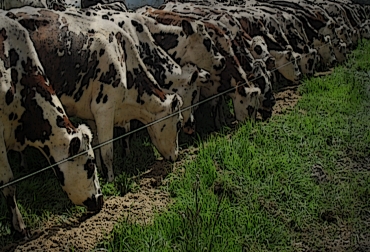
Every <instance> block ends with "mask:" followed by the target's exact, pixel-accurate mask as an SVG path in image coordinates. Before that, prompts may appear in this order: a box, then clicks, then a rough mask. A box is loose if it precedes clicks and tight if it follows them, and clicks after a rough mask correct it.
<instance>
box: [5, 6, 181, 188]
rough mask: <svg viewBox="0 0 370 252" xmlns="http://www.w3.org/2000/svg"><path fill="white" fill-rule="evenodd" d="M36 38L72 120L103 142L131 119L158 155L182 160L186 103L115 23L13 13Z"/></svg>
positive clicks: (106, 154)
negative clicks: (163, 86) (81, 121)
mask: <svg viewBox="0 0 370 252" xmlns="http://www.w3.org/2000/svg"><path fill="white" fill-rule="evenodd" d="M7 15H8V16H9V17H10V18H13V19H15V20H17V21H18V22H19V23H20V24H21V25H22V26H24V27H25V28H26V29H27V30H28V31H29V33H30V37H31V40H32V41H33V43H34V45H35V48H36V51H37V52H38V55H39V58H40V61H41V62H42V64H43V65H44V66H45V71H46V73H47V74H48V77H49V78H50V79H51V81H52V84H53V87H54V89H55V90H56V94H57V95H58V96H59V97H60V99H61V101H62V103H63V105H64V106H65V108H66V111H67V113H68V115H71V116H78V117H80V118H82V119H86V120H88V121H89V124H90V126H91V127H92V128H93V129H94V130H95V127H96V132H97V133H96V134H97V140H98V142H99V143H104V142H107V141H108V140H110V139H112V138H113V128H114V126H119V127H124V126H125V125H126V124H127V123H128V122H129V121H130V120H134V119H136V120H139V121H141V122H143V123H144V124H148V123H151V122H153V121H155V120H158V119H161V118H163V117H165V116H168V115H170V114H173V116H172V117H169V118H167V119H165V120H162V121H160V122H159V123H156V124H153V125H151V126H149V127H148V132H149V135H150V137H151V139H152V142H153V144H154V145H155V146H156V147H157V149H158V151H159V152H160V153H161V154H162V155H163V156H164V157H165V158H166V159H168V160H173V161H175V160H176V159H177V156H178V142H177V139H178V138H177V137H178V130H179V129H180V128H181V127H182V125H183V120H182V115H181V114H180V113H179V109H180V107H181V106H182V100H181V98H180V97H179V96H178V95H176V94H166V93H164V92H163V90H162V89H161V88H160V87H159V85H158V83H157V82H156V81H155V79H154V77H153V76H152V75H151V74H150V73H149V71H148V70H147V69H146V67H145V65H144V63H143V62H142V60H141V59H140V57H139V53H138V51H137V50H136V46H135V43H134V42H133V40H132V39H131V37H130V36H129V35H128V34H127V33H126V32H124V31H123V30H122V29H121V28H119V27H117V26H115V25H114V24H113V23H112V22H110V21H106V20H102V19H100V18H94V17H86V16H82V15H81V14H79V13H77V12H75V11H72V12H69V11H65V12H55V11H52V10H44V9H35V8H30V7H25V8H22V9H17V10H16V11H15V10H14V11H13V12H9V13H8V14H7ZM101 153H102V158H103V162H104V164H105V166H106V168H107V171H108V173H107V175H108V181H112V180H113V179H114V174H113V167H112V163H113V144H111V143H109V144H106V145H104V146H102V147H101Z"/></svg>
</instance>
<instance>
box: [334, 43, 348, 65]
mask: <svg viewBox="0 0 370 252" xmlns="http://www.w3.org/2000/svg"><path fill="white" fill-rule="evenodd" d="M333 45H334V54H335V58H336V59H337V61H338V63H343V62H344V61H345V60H346V59H347V44H346V42H344V41H343V40H341V39H339V40H338V39H336V40H334V41H333Z"/></svg>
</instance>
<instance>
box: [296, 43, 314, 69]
mask: <svg viewBox="0 0 370 252" xmlns="http://www.w3.org/2000/svg"><path fill="white" fill-rule="evenodd" d="M293 54H294V56H295V57H296V58H298V66H299V69H300V70H301V73H302V74H303V75H305V76H312V75H313V74H314V69H315V65H316V58H317V57H316V55H317V50H316V49H311V48H309V47H308V46H305V47H304V48H303V53H301V54H298V53H295V52H293Z"/></svg>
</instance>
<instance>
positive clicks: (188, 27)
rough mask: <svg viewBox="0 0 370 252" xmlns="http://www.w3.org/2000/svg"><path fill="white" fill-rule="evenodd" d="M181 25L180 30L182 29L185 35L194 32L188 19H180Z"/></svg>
mask: <svg viewBox="0 0 370 252" xmlns="http://www.w3.org/2000/svg"><path fill="white" fill-rule="evenodd" d="M181 26H182V30H183V31H184V33H185V34H186V36H190V35H192V34H194V29H193V26H192V25H191V23H190V22H189V21H187V20H182V21H181Z"/></svg>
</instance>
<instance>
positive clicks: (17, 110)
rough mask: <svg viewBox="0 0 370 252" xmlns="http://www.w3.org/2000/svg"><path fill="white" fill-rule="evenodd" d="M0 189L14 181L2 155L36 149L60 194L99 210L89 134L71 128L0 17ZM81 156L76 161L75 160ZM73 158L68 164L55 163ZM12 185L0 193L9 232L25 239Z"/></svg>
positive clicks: (18, 37)
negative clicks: (49, 168)
mask: <svg viewBox="0 0 370 252" xmlns="http://www.w3.org/2000/svg"><path fill="white" fill-rule="evenodd" d="M0 85H1V88H0V94H1V95H0V142H1V144H0V149H1V152H0V153H1V157H0V163H1V164H0V174H1V177H0V185H1V186H3V185H5V184H7V183H8V182H10V181H12V180H13V172H12V170H11V167H10V164H9V161H8V157H7V152H8V151H9V150H15V151H19V152H21V151H23V150H24V149H25V148H26V147H27V146H33V147H35V148H37V149H38V150H39V151H41V153H42V154H43V155H44V156H45V157H46V158H47V160H48V162H49V163H50V164H51V165H55V164H56V163H58V164H57V165H55V166H53V169H54V173H55V175H56V177H57V178H58V181H59V183H60V185H61V186H62V188H63V190H64V191H65V192H66V193H67V195H68V197H69V198H70V199H71V201H72V202H73V203H74V204H76V205H81V206H86V207H87V210H88V211H99V210H100V209H101V208H102V207H103V195H102V192H101V189H100V185H99V181H98V177H97V171H96V165H95V158H94V152H93V150H92V146H91V141H92V134H91V131H90V129H89V128H88V127H87V126H86V125H83V124H82V125H79V126H78V127H75V126H73V124H72V123H71V121H70V120H69V119H68V117H67V115H66V113H65V110H64V108H63V106H62V104H61V102H60V100H59V99H58V97H57V95H56V93H55V91H54V89H53V87H52V85H51V84H50V82H49V80H48V78H47V77H46V76H45V72H44V69H43V67H42V65H41V62H40V61H39V58H38V56H37V53H36V51H35V49H34V47H33V44H32V41H31V40H30V39H29V35H28V32H27V31H26V29H24V28H23V27H22V26H21V25H20V24H19V23H17V22H15V21H13V20H11V19H9V18H7V17H6V16H5V15H4V12H0ZM77 154H80V155H79V156H76V155H77ZM70 157H73V159H70V160H68V162H62V163H59V162H60V161H62V160H64V159H67V158H70ZM15 190H16V188H15V185H11V186H8V187H5V188H4V189H2V192H3V195H4V196H5V199H6V203H7V205H8V207H9V210H10V212H11V219H12V223H13V228H14V229H15V230H16V231H17V232H18V233H20V234H21V236H23V237H24V238H29V237H30V232H29V230H28V229H27V228H26V226H25V224H24V221H23V218H22V215H21V214H20V212H19V209H18V207H17V203H16V198H15Z"/></svg>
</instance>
